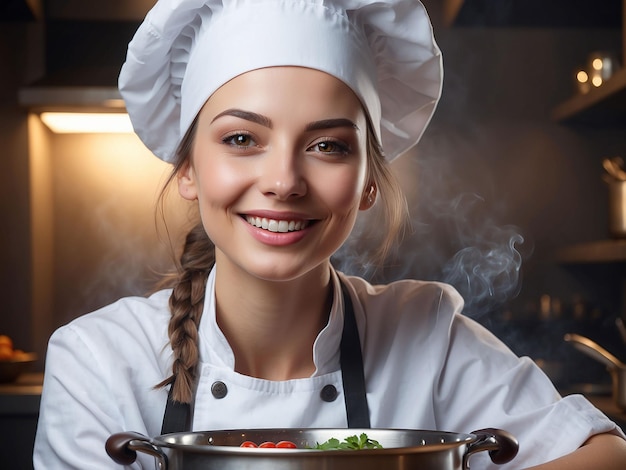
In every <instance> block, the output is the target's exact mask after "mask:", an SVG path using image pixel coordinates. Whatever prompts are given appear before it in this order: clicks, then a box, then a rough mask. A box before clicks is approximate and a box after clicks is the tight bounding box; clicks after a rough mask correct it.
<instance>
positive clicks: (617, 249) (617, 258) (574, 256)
mask: <svg viewBox="0 0 626 470" xmlns="http://www.w3.org/2000/svg"><path fill="white" fill-rule="evenodd" d="M556 258H557V260H558V261H559V262H561V263H565V264H591V263H625V262H626V239H624V240H618V239H615V240H599V241H595V242H589V243H579V244H576V245H570V246H566V247H564V248H562V249H560V250H559V251H558V252H557V255H556Z"/></svg>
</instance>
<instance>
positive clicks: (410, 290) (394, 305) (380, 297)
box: [340, 274, 464, 318]
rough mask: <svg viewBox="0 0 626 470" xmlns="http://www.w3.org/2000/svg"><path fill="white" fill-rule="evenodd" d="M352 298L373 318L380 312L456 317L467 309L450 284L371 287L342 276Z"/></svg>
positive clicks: (416, 282) (396, 283) (406, 281)
mask: <svg viewBox="0 0 626 470" xmlns="http://www.w3.org/2000/svg"><path fill="white" fill-rule="evenodd" d="M340 277H341V279H342V281H343V282H344V283H345V284H346V286H347V287H348V289H349V291H350V292H351V295H352V297H353V298H354V299H355V300H356V301H357V302H358V303H359V304H360V305H361V306H362V308H363V310H365V311H366V315H367V317H368V318H369V317H370V315H371V314H374V313H375V312H377V311H381V310H382V311H385V312H386V313H385V314H386V315H393V314H394V313H393V312H395V314H401V313H403V312H404V313H407V312H413V313H414V314H417V313H420V314H422V315H427V314H429V313H437V314H443V313H447V314H448V315H450V316H452V315H453V314H455V313H460V312H461V310H462V309H463V305H464V302H463V298H462V297H461V295H460V294H459V293H458V292H457V290H456V289H455V288H454V287H452V286H451V285H449V284H445V283H442V282H435V281H419V280H414V279H404V280H399V281H394V282H391V283H389V284H371V283H369V282H368V281H366V280H365V279H363V278H360V277H356V276H346V275H343V274H340Z"/></svg>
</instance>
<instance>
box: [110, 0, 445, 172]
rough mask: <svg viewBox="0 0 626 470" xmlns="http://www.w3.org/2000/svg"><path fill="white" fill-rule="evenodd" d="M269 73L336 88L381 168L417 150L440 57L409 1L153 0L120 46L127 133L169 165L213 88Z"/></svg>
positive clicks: (421, 14) (421, 13) (422, 16)
mask: <svg viewBox="0 0 626 470" xmlns="http://www.w3.org/2000/svg"><path fill="white" fill-rule="evenodd" d="M272 66H301V67H307V68H312V69H316V70H321V71H323V72H326V73H328V74H330V75H333V76H335V77H337V78H338V79H340V80H342V81H343V82H344V83H346V84H347V85H348V86H349V87H350V88H351V89H352V90H353V91H354V92H355V94H356V95H357V96H358V97H359V99H360V100H361V102H362V103H363V105H364V107H365V109H366V111H367V113H368V114H369V117H370V119H371V122H372V124H373V126H374V129H375V132H376V134H377V137H378V139H379V141H380V142H381V144H382V146H383V149H384V151H385V154H386V156H387V159H388V160H392V159H393V158H395V157H397V156H398V155H400V154H401V153H402V152H404V151H406V150H408V149H409V148H410V147H412V146H413V145H414V144H416V143H417V141H418V140H419V138H420V137H421V135H422V133H423V131H424V129H425V128H426V126H427V125H428V122H429V121H430V119H431V117H432V114H433V112H434V110H435V107H436V104H437V101H438V100H439V97H440V95H441V88H442V64H441V53H440V51H439V48H438V47H437V44H436V43H435V40H434V38H433V33H432V26H431V24H430V21H429V18H428V15H427V13H426V11H425V9H424V7H423V5H422V4H421V3H420V2H419V1H417V0H382V1H381V0H159V1H158V2H157V3H156V5H155V6H154V7H153V8H152V10H150V12H149V13H148V15H147V16H146V18H145V21H144V22H143V23H142V24H141V26H140V27H139V29H138V30H137V32H136V34H135V37H134V38H133V40H132V41H131V43H130V44H129V46H128V53H127V57H126V62H125V63H124V65H123V67H122V70H121V73H120V77H119V88H120V92H121V94H122V96H123V98H124V100H125V102H126V108H127V110H128V113H129V114H130V117H131V120H132V122H133V126H134V129H135V132H136V133H137V134H138V136H139V137H140V138H141V139H142V141H143V142H144V144H145V145H146V146H147V147H148V148H149V149H150V150H151V151H152V152H153V153H154V154H155V155H156V156H158V157H159V158H161V159H163V160H165V161H169V162H171V161H173V159H174V156H175V152H176V149H177V147H178V145H179V144H180V141H181V139H182V138H183V136H184V135H185V133H186V132H187V130H188V129H189V127H190V126H191V124H192V123H193V121H194V119H195V117H196V115H197V114H198V112H199V111H200V109H201V108H202V106H203V105H204V103H205V102H206V100H207V99H208V98H209V97H210V96H211V95H212V94H213V93H214V92H215V91H216V90H217V89H218V88H219V87H220V86H221V85H223V84H224V83H226V82H228V81H229V80H231V79H232V78H234V77H236V76H238V75H240V74H242V73H245V72H248V71H251V70H255V69H259V68H265V67H272Z"/></svg>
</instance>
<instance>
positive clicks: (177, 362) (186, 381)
mask: <svg viewBox="0 0 626 470" xmlns="http://www.w3.org/2000/svg"><path fill="white" fill-rule="evenodd" d="M214 263H215V248H214V246H213V244H212V243H211V240H210V239H209V237H208V236H207V234H206V232H205V231H204V227H203V226H202V224H198V225H196V226H195V227H194V228H193V229H191V231H190V232H189V233H188V234H187V238H186V240H185V245H184V248H183V254H182V255H181V257H180V265H181V266H180V268H181V271H180V273H179V275H178V276H177V278H176V280H175V283H174V287H173V290H172V295H171V296H170V301H169V305H170V310H171V312H172V317H171V319H170V323H169V327H168V335H169V338H170V344H171V346H172V351H173V352H174V363H173V364H172V376H171V377H169V378H167V379H166V380H164V381H163V382H161V383H160V384H158V385H157V388H158V387H164V386H166V385H168V384H171V383H172V382H174V385H173V387H174V389H173V391H172V392H173V395H172V396H173V399H174V400H175V401H177V402H181V403H191V401H192V397H193V388H194V386H195V382H196V374H197V373H196V369H197V366H198V360H199V353H198V325H199V324H200V318H201V316H202V309H203V307H204V296H205V291H206V283H207V277H208V274H209V271H210V270H211V267H212V266H213V264H214Z"/></svg>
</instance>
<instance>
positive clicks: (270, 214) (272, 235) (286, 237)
mask: <svg viewBox="0 0 626 470" xmlns="http://www.w3.org/2000/svg"><path fill="white" fill-rule="evenodd" d="M240 216H241V221H242V222H243V223H244V224H245V227H246V229H247V230H248V232H249V233H250V234H251V235H252V237H253V238H254V239H255V240H257V241H259V242H261V243H263V244H266V245H272V246H287V245H292V244H294V243H297V242H299V241H300V240H302V239H303V238H304V237H305V236H306V235H307V234H308V233H309V232H310V231H311V227H312V226H313V225H315V221H316V220H317V219H313V218H311V217H310V216H307V215H304V214H302V213H297V212H276V211H267V210H256V211H251V212H245V213H241V214H240ZM247 217H258V218H261V219H268V220H276V221H279V222H281V221H289V222H292V221H293V222H304V223H306V224H307V225H306V226H305V227H304V228H301V229H299V230H294V231H287V232H272V231H270V230H267V229H263V228H261V227H257V226H255V225H252V224H250V223H249V222H248V221H247V220H246V218H247Z"/></svg>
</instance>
